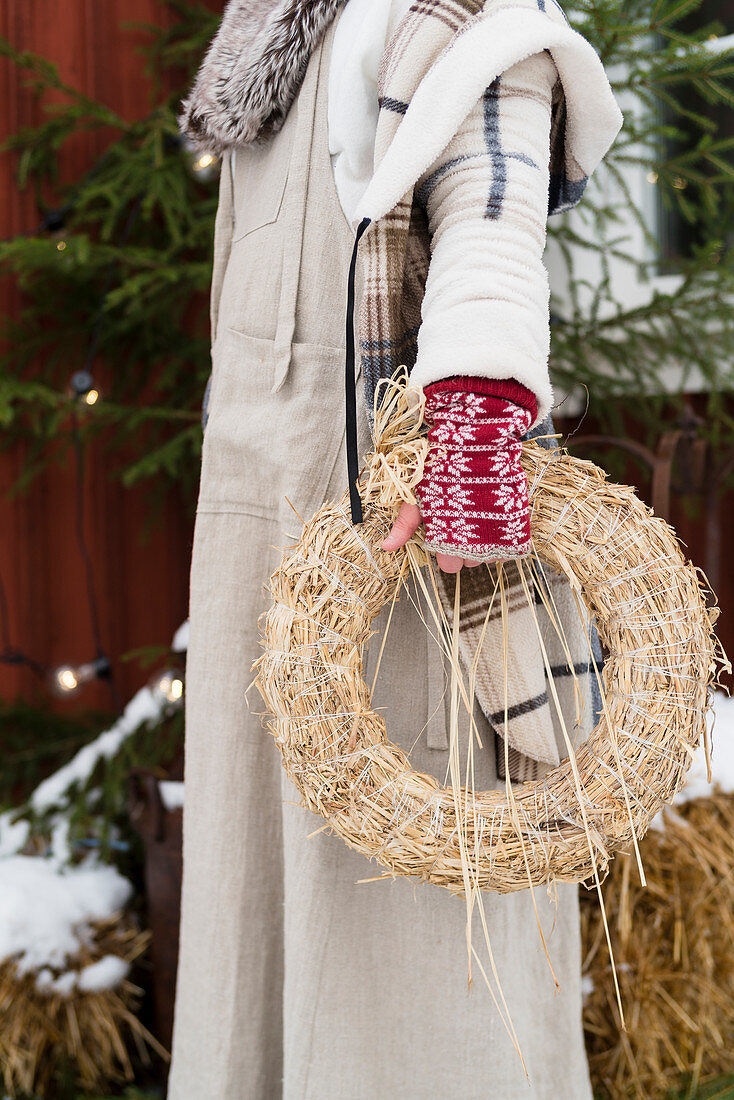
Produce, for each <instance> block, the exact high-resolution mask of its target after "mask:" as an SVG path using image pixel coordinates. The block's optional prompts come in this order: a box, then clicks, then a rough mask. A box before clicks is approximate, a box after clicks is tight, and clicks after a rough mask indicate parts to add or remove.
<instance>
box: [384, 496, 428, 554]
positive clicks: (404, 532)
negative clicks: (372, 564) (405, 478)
mask: <svg viewBox="0 0 734 1100" xmlns="http://www.w3.org/2000/svg"><path fill="white" fill-rule="evenodd" d="M420 523H421V513H420V508H419V507H418V505H417V504H407V503H403V504H401V505H400V511H399V512H398V515H397V518H396V520H395V522H394V523H393V525H392V527H391V529H390V533H389V535H387V536H386V538H384V539H383V540H382V549H383V550H397V549H399V548H400V547H401V546H404V545H405V543H406V542H407V541H408V539H409V538H410V537H411V536H412V535H414V534H415V533H416V531H417V530H418V528H419V527H420Z"/></svg>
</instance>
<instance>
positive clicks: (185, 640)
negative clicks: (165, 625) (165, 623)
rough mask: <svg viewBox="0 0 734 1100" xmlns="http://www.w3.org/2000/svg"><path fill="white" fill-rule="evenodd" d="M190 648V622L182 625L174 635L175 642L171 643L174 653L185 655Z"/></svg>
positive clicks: (187, 621)
mask: <svg viewBox="0 0 734 1100" xmlns="http://www.w3.org/2000/svg"><path fill="white" fill-rule="evenodd" d="M188 648H189V620H188V619H187V620H186V622H183V623H181V625H180V627H179V628H178V630H177V631H176V633H175V634H174V635H173V641H172V642H171V649H172V650H173V652H174V653H185V652H186V650H187V649H188Z"/></svg>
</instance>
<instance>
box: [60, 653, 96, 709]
mask: <svg viewBox="0 0 734 1100" xmlns="http://www.w3.org/2000/svg"><path fill="white" fill-rule="evenodd" d="M109 674H110V662H109V660H108V659H107V657H103V656H102V657H96V658H95V659H94V660H93V661H84V662H83V663H82V664H79V665H57V666H56V668H53V669H52V670H51V674H50V681H51V690H52V691H53V693H54V695H57V696H59V698H62V699H68V698H70V697H71V696H73V695H76V694H77V692H78V691H79V688H80V687H82V685H83V684H88V683H90V682H91V681H92V680H104V679H106V678H107V677H108V676H109Z"/></svg>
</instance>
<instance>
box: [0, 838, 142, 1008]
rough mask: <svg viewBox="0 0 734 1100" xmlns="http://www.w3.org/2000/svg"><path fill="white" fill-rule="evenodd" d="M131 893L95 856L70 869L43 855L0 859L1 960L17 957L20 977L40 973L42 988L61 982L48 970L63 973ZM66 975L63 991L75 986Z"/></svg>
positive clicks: (122, 879)
mask: <svg viewBox="0 0 734 1100" xmlns="http://www.w3.org/2000/svg"><path fill="white" fill-rule="evenodd" d="M132 892H133V888H132V884H131V883H130V882H128V880H127V879H126V878H124V877H123V876H122V875H121V874H120V872H119V871H118V870H117V868H116V867H111V866H108V865H106V864H103V863H100V862H98V860H97V856H96V853H91V854H90V855H89V856H87V857H86V859H85V860H83V861H82V862H81V863H79V864H77V865H76V866H74V867H66V868H61V867H59V866H58V864H57V863H56V861H55V860H49V859H43V858H41V857H40V856H8V857H7V858H6V859H3V860H0V961H5V960H7V959H14V960H15V962H16V965H17V967H18V972H19V973H20V974H26V973H28V972H29V971H32V970H37V971H41V974H39V975H38V976H37V980H38V979H40V986H41V987H43V986H44V985H46V986H49V985H51V984H52V983H58V982H59V981H60V979H58V978H57V979H54V978H53V976H52V975H51V974H50V972H49V970H48V969H47V968H49V967H53V968H54V969H56V970H60V969H62V968H63V967H64V966H65V965H66V962H67V960H68V959H69V957H70V956H71V955H74V954H76V952H78V951H79V949H80V948H81V947H82V946H85V945H88V944H89V943H90V942H91V940H92V929H91V924H92V922H93V921H96V920H102V919H104V918H107V917H112V916H113V915H114V914H115V913H118V912H119V911H120V910H121V909H122V908H123V907H124V906H125V905H126V903H127V902H128V901H129V899H130V896H131V895H132ZM95 965H96V964H95ZM109 967H110V964H107V971H106V972H107V973H109V972H110V971H109ZM44 968H45V972H44ZM103 973H105V969H104V968H103ZM62 977H63V981H62V983H61V987H58V984H56V988H57V990H58V991H59V992H61V991H62V990H64V989H65V988H66V986H67V985H69V984H70V983H71V986H70V988H73V987H74V985H75V984H76V975H74V979H73V981H72V980H71V979H69V978H67V977H66V975H62ZM89 980H90V981H92V982H94V980H95V977H94V973H93V974H92V976H91V978H90V979H89Z"/></svg>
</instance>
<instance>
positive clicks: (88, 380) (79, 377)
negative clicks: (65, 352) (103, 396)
mask: <svg viewBox="0 0 734 1100" xmlns="http://www.w3.org/2000/svg"><path fill="white" fill-rule="evenodd" d="M69 388H70V391H71V396H72V397H75V398H76V399H77V401H78V403H79V404H80V405H96V404H97V402H98V401H99V398H100V392H99V390H98V388H97V387H96V386H95V384H94V379H93V378H92V375H91V374H90V372H89V371H88V370H78V371H75V372H74V374H72V376H71V382H70V384H69Z"/></svg>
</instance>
